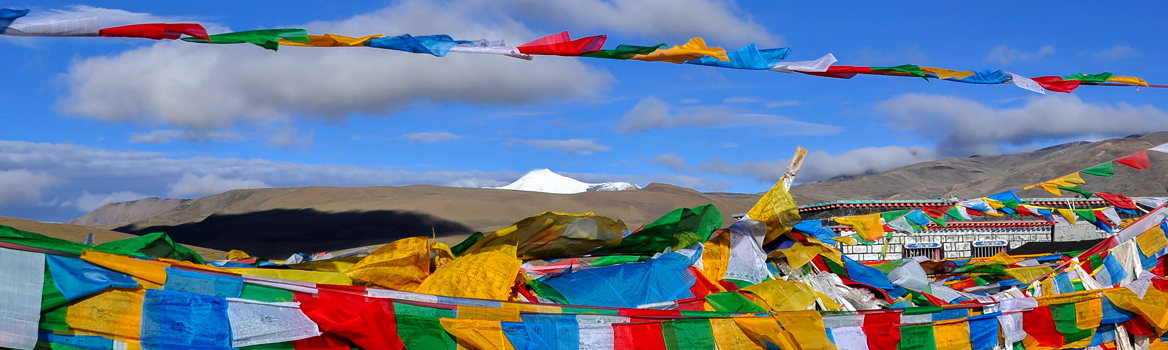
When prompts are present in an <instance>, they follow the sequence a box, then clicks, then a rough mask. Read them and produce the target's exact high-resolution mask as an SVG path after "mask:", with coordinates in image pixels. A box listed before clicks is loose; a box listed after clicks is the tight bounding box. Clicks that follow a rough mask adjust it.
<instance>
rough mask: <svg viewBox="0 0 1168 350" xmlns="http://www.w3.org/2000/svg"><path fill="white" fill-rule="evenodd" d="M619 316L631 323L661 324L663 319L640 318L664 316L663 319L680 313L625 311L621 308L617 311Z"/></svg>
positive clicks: (648, 310)
mask: <svg viewBox="0 0 1168 350" xmlns="http://www.w3.org/2000/svg"><path fill="white" fill-rule="evenodd" d="M617 313H618V314H619V315H621V316H626V317H628V318H629V320H631V321H632V322H661V321H662V320H665V318H652V317H640V316H664V317H678V316H681V311H677V310H654V309H625V308H621V309H620V310H618V311H617Z"/></svg>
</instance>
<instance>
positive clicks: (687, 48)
mask: <svg viewBox="0 0 1168 350" xmlns="http://www.w3.org/2000/svg"><path fill="white" fill-rule="evenodd" d="M706 56H710V57H713V58H717V59H718V60H721V61H730V57H729V56H726V50H725V49H723V48H721V47H709V46H706V40H705V39H702V38H693V39H689V42H687V43H685V44H684V45H676V46H673V47H671V48H668V49H657V51H653V52H650V53H647V54H643V55H636V56H633V58H630V59H632V60H638V61H664V62H671V63H678V64H680V63H682V62H685V61H692V60H696V59H701V58H702V57H706Z"/></svg>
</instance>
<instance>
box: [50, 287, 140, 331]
mask: <svg viewBox="0 0 1168 350" xmlns="http://www.w3.org/2000/svg"><path fill="white" fill-rule="evenodd" d="M145 297H146V289H144V288H135V289H109V290H106V291H104V292H101V293H97V294H95V295H93V296H90V297H88V298H84V299H80V300H78V301H76V302H75V303H73V304H71V305H69V306H68V307H67V308H66V310H65V313H66V316H65V323H66V324H68V325H69V330H70V331H73V332H75V333H77V334H84V335H99V336H103V337H106V338H110V339H114V340H121V341H125V342H133V343H135V344H136V343H137V342H138V337H139V335H140V334H141V324H142V299H144V298H145Z"/></svg>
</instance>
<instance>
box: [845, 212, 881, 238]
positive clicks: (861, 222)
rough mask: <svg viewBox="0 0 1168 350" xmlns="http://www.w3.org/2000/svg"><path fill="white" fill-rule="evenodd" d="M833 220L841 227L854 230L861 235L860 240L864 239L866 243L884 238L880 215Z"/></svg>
mask: <svg viewBox="0 0 1168 350" xmlns="http://www.w3.org/2000/svg"><path fill="white" fill-rule="evenodd" d="M832 219H834V220H835V222H838V223H840V224H841V225H847V226H848V227H851V228H852V229H853V230H856V234H858V235H860V238H863V239H864V240H865V241H875V240H877V239H881V238H884V224H882V223H881V222H880V213H873V214H868V215H860V216H850V217H846V218H836V217H833V218H832Z"/></svg>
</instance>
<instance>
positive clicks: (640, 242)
mask: <svg viewBox="0 0 1168 350" xmlns="http://www.w3.org/2000/svg"><path fill="white" fill-rule="evenodd" d="M721 227H722V212H720V211H718V208H717V207H715V206H714V205H713V204H706V205H703V206H698V207H695V208H693V209H690V208H678V209H676V210H674V211H671V212H669V213H668V214H665V216H662V217H661V218H658V219H657V220H655V221H653V222H652V223H650V224H648V225H645V228H643V229H641V230H640V231H637V232H634V233H633V234H631V235H628V237H625V238H624V239H621V242H620V244H618V245H616V246H613V247H607V248H600V250H599V252H606V253H644V254H653V253H659V252H661V251H664V250H665V248H672V249H673V250H678V249H681V248H685V247H688V246H691V245H693V244H695V243H701V242H705V241H706V240H708V239H709V238H710V234H711V233H713V232H714V230H716V229H718V228H721Z"/></svg>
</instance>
